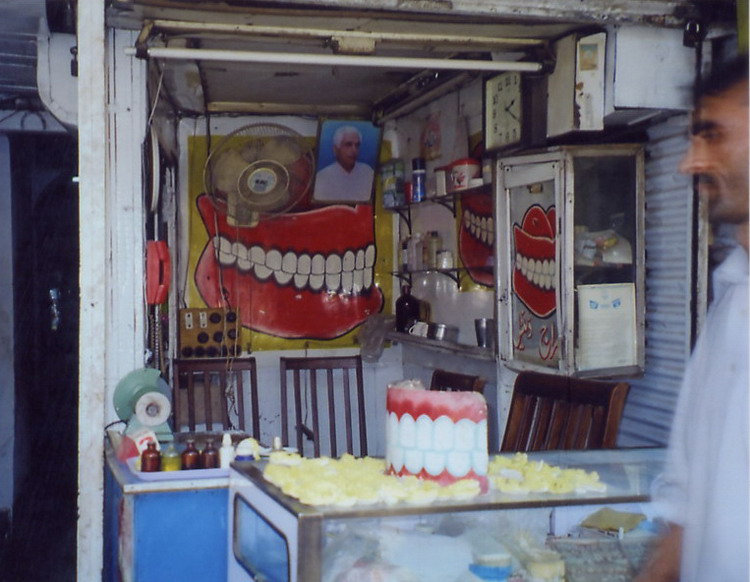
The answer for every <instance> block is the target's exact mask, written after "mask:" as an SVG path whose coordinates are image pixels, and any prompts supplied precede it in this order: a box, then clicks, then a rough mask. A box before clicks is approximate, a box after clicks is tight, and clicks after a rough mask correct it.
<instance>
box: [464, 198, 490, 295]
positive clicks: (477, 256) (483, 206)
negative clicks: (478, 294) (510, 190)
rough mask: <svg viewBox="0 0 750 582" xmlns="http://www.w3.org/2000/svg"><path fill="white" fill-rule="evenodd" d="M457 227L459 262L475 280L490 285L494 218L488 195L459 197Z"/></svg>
mask: <svg viewBox="0 0 750 582" xmlns="http://www.w3.org/2000/svg"><path fill="white" fill-rule="evenodd" d="M461 204H462V207H463V212H462V214H461V229H460V231H459V234H458V253H459V256H460V257H461V262H462V263H463V264H464V266H465V267H466V269H467V272H468V273H469V276H470V277H471V279H472V280H473V281H474V282H475V283H479V284H481V285H486V286H488V287H492V286H494V284H495V282H494V277H493V274H492V269H491V267H492V265H493V262H494V250H493V249H494V244H495V219H494V218H493V217H492V196H487V195H485V194H465V195H464V196H463V197H462V199H461Z"/></svg>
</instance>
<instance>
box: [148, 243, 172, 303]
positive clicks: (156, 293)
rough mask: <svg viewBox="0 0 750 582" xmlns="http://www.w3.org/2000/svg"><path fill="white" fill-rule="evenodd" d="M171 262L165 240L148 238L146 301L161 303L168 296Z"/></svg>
mask: <svg viewBox="0 0 750 582" xmlns="http://www.w3.org/2000/svg"><path fill="white" fill-rule="evenodd" d="M171 270H172V263H171V260H170V258H169V247H168V246H167V243H166V241H163V240H150V241H148V242H147V243H146V302H147V303H148V304H149V305H161V304H162V303H164V302H165V301H166V300H167V297H168V296H169V282H170V279H171V277H172V275H171Z"/></svg>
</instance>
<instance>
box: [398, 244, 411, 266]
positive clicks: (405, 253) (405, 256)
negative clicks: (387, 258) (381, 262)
mask: <svg viewBox="0 0 750 582" xmlns="http://www.w3.org/2000/svg"><path fill="white" fill-rule="evenodd" d="M399 262H400V264H401V266H400V269H401V272H402V273H408V272H409V239H408V238H405V239H404V240H403V241H402V243H401V256H400V257H399Z"/></svg>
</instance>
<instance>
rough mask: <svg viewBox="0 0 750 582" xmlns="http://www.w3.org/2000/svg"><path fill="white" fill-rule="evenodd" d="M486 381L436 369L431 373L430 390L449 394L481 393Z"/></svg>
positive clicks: (478, 377) (477, 377) (479, 377)
mask: <svg viewBox="0 0 750 582" xmlns="http://www.w3.org/2000/svg"><path fill="white" fill-rule="evenodd" d="M485 383H486V381H485V379H484V378H482V377H481V376H469V375H467V374H459V373H458V372H449V371H447V370H440V369H437V370H435V371H434V372H433V373H432V380H431V381H430V390H448V391H449V392H482V390H483V389H484V385H485Z"/></svg>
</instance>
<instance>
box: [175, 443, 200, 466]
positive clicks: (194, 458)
mask: <svg viewBox="0 0 750 582" xmlns="http://www.w3.org/2000/svg"><path fill="white" fill-rule="evenodd" d="M180 459H181V460H182V470H183V471H190V470H192V469H199V468H200V454H199V453H198V449H196V448H195V441H194V440H193V439H188V440H187V442H186V443H185V450H184V451H182V455H180Z"/></svg>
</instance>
